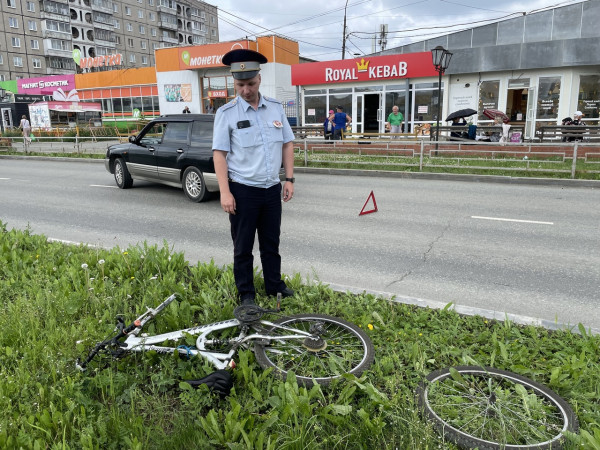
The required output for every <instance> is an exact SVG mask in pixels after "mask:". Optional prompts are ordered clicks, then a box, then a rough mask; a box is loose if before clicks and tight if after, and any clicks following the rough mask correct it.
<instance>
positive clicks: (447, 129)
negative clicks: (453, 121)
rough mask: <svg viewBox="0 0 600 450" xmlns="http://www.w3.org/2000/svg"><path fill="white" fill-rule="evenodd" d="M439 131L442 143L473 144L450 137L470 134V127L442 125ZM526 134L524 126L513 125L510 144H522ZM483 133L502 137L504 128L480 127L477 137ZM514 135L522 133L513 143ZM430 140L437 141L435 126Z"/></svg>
mask: <svg viewBox="0 0 600 450" xmlns="http://www.w3.org/2000/svg"><path fill="white" fill-rule="evenodd" d="M439 129H440V141H443V140H447V141H471V142H473V140H472V139H468V138H463V137H454V136H450V134H451V133H458V134H461V135H462V133H465V134H467V133H468V132H469V126H468V125H464V126H452V125H440V128H439ZM524 132H525V126H524V125H511V127H510V130H508V140H509V142H521V141H522V140H523V135H524ZM482 133H485V134H486V135H488V136H491V135H493V134H494V133H499V134H500V135H502V126H499V125H478V126H477V135H481V134H482ZM513 133H520V134H519V135H516V134H515V136H514V137H515V141H511V137H512V135H513ZM517 137H518V141H517V140H516V139H517ZM429 138H430V139H431V140H432V141H433V140H435V139H436V127H435V126H432V127H431V133H430V136H429Z"/></svg>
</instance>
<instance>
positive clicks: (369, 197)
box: [358, 191, 377, 216]
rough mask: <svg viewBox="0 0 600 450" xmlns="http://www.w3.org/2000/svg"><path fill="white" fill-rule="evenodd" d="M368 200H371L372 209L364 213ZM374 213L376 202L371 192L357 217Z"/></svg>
mask: <svg viewBox="0 0 600 450" xmlns="http://www.w3.org/2000/svg"><path fill="white" fill-rule="evenodd" d="M369 200H373V209H369V210H367V211H365V208H366V207H367V204H368V203H369ZM374 212H377V202H376V201H375V195H374V194H373V191H371V193H370V194H369V196H368V197H367V201H366V202H365V204H364V206H363V207H362V209H361V211H360V213H359V214H358V215H359V216H364V215H365V214H371V213H374Z"/></svg>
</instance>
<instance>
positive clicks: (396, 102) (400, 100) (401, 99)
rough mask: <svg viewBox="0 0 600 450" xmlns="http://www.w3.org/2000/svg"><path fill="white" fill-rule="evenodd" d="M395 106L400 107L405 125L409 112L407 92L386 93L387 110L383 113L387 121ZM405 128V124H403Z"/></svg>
mask: <svg viewBox="0 0 600 450" xmlns="http://www.w3.org/2000/svg"><path fill="white" fill-rule="evenodd" d="M394 106H397V107H398V110H399V111H400V112H401V113H402V115H403V116H404V123H406V122H407V119H408V118H407V115H408V113H407V111H406V91H399V92H386V93H385V110H384V113H383V117H384V119H385V120H387V117H388V116H389V115H390V113H391V112H392V108H393V107H394ZM403 126H404V124H403Z"/></svg>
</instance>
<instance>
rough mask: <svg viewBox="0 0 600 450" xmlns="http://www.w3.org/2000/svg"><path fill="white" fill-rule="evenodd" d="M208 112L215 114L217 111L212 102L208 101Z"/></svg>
mask: <svg viewBox="0 0 600 450" xmlns="http://www.w3.org/2000/svg"><path fill="white" fill-rule="evenodd" d="M206 112H207V113H208V114H214V113H215V109H214V108H213V105H212V103H207V104H206Z"/></svg>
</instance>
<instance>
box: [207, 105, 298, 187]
mask: <svg viewBox="0 0 600 450" xmlns="http://www.w3.org/2000/svg"><path fill="white" fill-rule="evenodd" d="M244 120H248V121H249V122H250V126H249V127H247V128H238V123H239V122H242V121H244ZM293 140H294V133H293V132H292V128H291V127H290V124H289V122H288V121H287V117H286V115H285V113H284V111H283V107H282V106H281V103H280V102H278V101H277V100H275V99H273V98H270V97H265V96H264V95H261V96H260V99H259V102H258V108H257V109H256V110H254V108H252V106H250V104H249V103H248V102H246V101H245V100H244V99H243V98H241V97H239V96H238V97H236V98H235V99H233V100H232V101H230V102H229V103H227V104H225V105H223V106H221V107H220V108H219V109H218V110H217V114H216V116H215V125H214V130H213V146H212V148H213V150H221V151H225V152H227V167H228V169H229V178H231V179H232V180H233V181H235V182H237V183H242V184H245V185H248V186H255V187H263V188H269V187H271V186H275V185H276V184H277V183H279V182H280V180H279V171H280V169H281V162H282V146H283V144H285V143H287V142H290V141H293Z"/></svg>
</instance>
